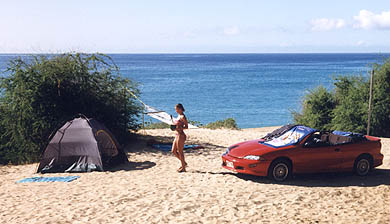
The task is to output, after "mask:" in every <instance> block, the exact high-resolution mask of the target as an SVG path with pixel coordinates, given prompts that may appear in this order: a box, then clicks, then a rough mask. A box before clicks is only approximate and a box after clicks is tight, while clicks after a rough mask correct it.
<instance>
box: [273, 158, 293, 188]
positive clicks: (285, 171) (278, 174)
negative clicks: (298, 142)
mask: <svg viewBox="0 0 390 224" xmlns="http://www.w3.org/2000/svg"><path fill="white" fill-rule="evenodd" d="M290 176H291V164H290V162H289V161H288V160H285V159H278V160H275V161H273V162H272V163H271V166H270V167H269V169H268V178H270V179H272V180H274V181H277V182H282V181H285V180H287V179H288V178H289V177H290Z"/></svg>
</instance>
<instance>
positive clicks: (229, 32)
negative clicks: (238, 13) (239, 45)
mask: <svg viewBox="0 0 390 224" xmlns="http://www.w3.org/2000/svg"><path fill="white" fill-rule="evenodd" d="M223 33H224V34H225V35H228V36H233V35H237V34H239V33H240V29H238V27H237V26H231V27H226V28H225V29H223Z"/></svg>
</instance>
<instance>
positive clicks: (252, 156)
mask: <svg viewBox="0 0 390 224" xmlns="http://www.w3.org/2000/svg"><path fill="white" fill-rule="evenodd" d="M244 159H249V160H260V156H255V155H247V156H245V157H244Z"/></svg>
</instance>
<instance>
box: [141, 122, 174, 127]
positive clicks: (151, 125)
mask: <svg viewBox="0 0 390 224" xmlns="http://www.w3.org/2000/svg"><path fill="white" fill-rule="evenodd" d="M169 127H170V126H169V124H166V123H163V122H152V121H145V129H167V128H169Z"/></svg>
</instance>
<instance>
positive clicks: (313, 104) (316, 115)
mask: <svg viewBox="0 0 390 224" xmlns="http://www.w3.org/2000/svg"><path fill="white" fill-rule="evenodd" d="M334 108H335V99H334V97H333V95H332V94H331V93H329V92H328V91H327V90H326V89H325V87H323V86H319V87H317V88H316V89H314V90H312V91H310V92H309V93H308V94H307V95H306V96H305V99H304V101H303V112H302V114H300V113H297V112H293V116H294V120H295V122H296V123H298V124H304V125H307V126H309V127H313V128H317V129H328V128H329V124H330V122H331V121H332V110H333V109H334Z"/></svg>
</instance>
